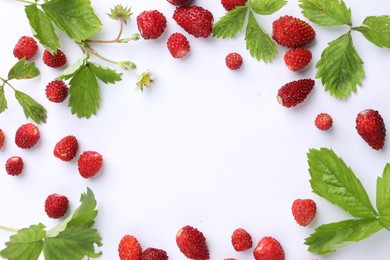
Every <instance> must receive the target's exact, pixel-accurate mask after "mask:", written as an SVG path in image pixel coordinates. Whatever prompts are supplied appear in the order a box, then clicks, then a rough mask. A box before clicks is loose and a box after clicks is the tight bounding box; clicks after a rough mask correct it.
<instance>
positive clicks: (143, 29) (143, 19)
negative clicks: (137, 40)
mask: <svg viewBox="0 0 390 260" xmlns="http://www.w3.org/2000/svg"><path fill="white" fill-rule="evenodd" d="M137 26H138V30H139V32H140V34H141V36H142V38H144V39H145V40H149V39H157V38H158V37H160V36H161V35H162V34H163V32H164V30H165V27H166V26H167V19H166V18H165V16H164V15H163V14H162V13H161V12H159V11H157V10H151V11H143V12H142V13H140V14H139V15H138V16H137Z"/></svg>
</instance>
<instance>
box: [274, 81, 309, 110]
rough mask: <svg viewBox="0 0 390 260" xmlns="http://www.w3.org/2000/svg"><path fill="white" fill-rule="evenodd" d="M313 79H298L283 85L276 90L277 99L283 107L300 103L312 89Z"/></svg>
mask: <svg viewBox="0 0 390 260" xmlns="http://www.w3.org/2000/svg"><path fill="white" fill-rule="evenodd" d="M314 84H315V81H314V80H312V79H300V80H295V81H292V82H289V83H287V84H285V85H283V86H282V87H281V88H280V89H279V90H278V95H277V97H276V98H277V100H278V102H279V104H281V105H282V106H284V107H294V106H296V105H298V104H300V103H302V102H303V101H304V100H305V99H306V98H307V96H308V95H309V94H310V92H311V91H312V90H313V87H314Z"/></svg>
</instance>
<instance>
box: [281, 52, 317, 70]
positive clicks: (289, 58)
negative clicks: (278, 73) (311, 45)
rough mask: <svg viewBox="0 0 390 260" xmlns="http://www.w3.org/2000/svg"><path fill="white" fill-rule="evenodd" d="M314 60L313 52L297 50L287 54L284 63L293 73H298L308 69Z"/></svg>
mask: <svg viewBox="0 0 390 260" xmlns="http://www.w3.org/2000/svg"><path fill="white" fill-rule="evenodd" d="M311 58H312V54H311V51H309V50H308V49H303V48H296V49H292V50H289V51H287V52H286V54H285V55H284V62H285V63H286V65H287V67H288V68H289V69H290V70H292V71H298V70H302V69H304V68H306V66H307V65H308V64H309V63H310V61H311Z"/></svg>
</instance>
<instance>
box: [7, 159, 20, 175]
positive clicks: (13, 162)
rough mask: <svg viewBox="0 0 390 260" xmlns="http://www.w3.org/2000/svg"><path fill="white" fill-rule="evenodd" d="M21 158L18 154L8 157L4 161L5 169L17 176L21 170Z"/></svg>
mask: <svg viewBox="0 0 390 260" xmlns="http://www.w3.org/2000/svg"><path fill="white" fill-rule="evenodd" d="M23 166H24V164H23V159H22V158H20V157H19V156H12V157H10V158H9V159H8V160H7V162H6V163H5V171H6V172H7V173H8V174H9V175H12V176H18V175H20V174H21V173H22V171H23Z"/></svg>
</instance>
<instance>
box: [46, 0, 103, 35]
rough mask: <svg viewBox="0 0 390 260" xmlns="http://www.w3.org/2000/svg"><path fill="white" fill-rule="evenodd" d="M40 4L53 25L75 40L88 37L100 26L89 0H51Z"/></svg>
mask: <svg viewBox="0 0 390 260" xmlns="http://www.w3.org/2000/svg"><path fill="white" fill-rule="evenodd" d="M41 6H42V9H43V11H44V12H45V13H46V14H47V16H49V17H50V19H51V20H52V21H53V22H54V23H55V25H56V26H57V27H58V28H59V29H60V30H62V31H64V32H65V33H66V34H67V35H68V36H69V37H70V38H72V39H73V40H75V41H77V42H81V41H84V40H86V39H88V38H89V37H91V36H93V35H94V34H95V33H97V32H98V31H100V29H101V27H102V22H101V21H100V20H99V18H98V17H97V16H96V14H95V12H94V10H93V8H92V7H91V2H90V0H66V1H65V0H51V1H48V2H45V3H44V4H42V5H41Z"/></svg>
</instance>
